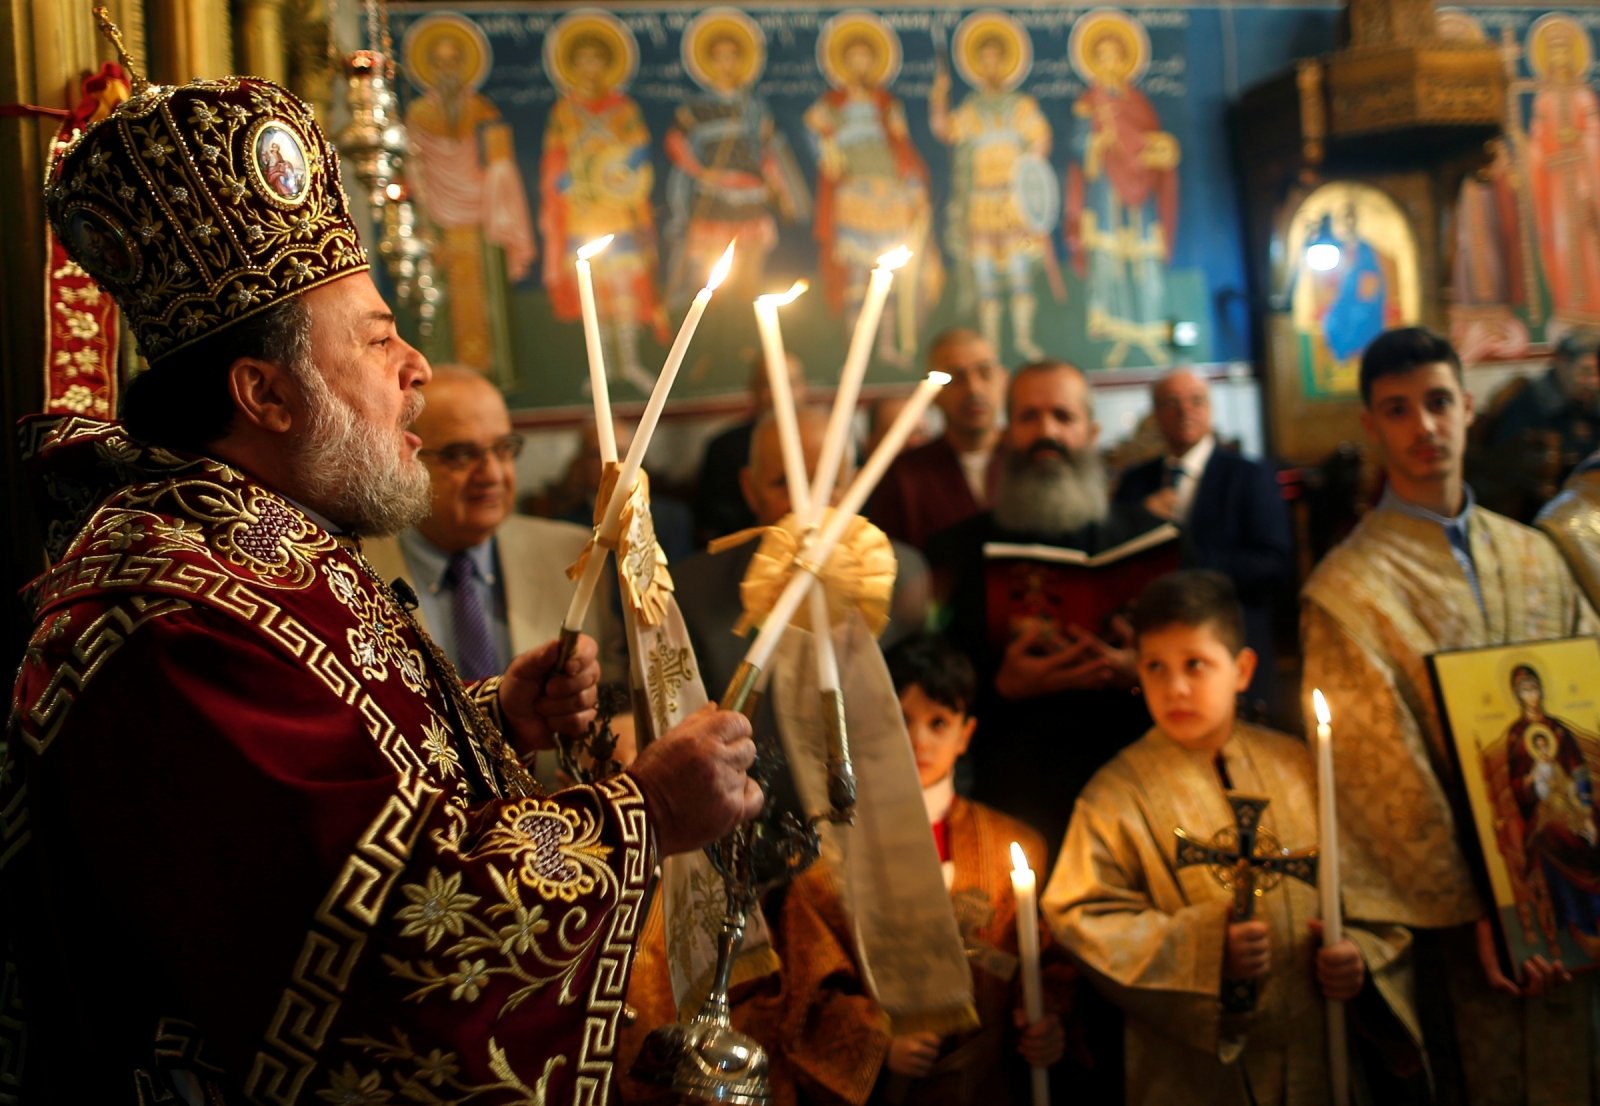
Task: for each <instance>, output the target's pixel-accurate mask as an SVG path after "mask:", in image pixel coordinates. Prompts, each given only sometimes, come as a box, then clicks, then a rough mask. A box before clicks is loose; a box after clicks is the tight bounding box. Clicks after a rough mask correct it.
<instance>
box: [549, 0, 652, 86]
mask: <svg viewBox="0 0 1600 1106" xmlns="http://www.w3.org/2000/svg"><path fill="white" fill-rule="evenodd" d="M580 38H596V39H599V40H600V41H601V42H603V43H605V44H606V46H608V47H610V49H611V64H610V65H609V66H607V67H606V73H605V77H604V81H605V87H606V90H607V91H613V90H615V89H619V88H622V87H624V86H625V85H627V83H628V82H629V81H630V80H632V79H633V75H634V73H635V72H637V71H638V68H639V44H638V43H637V42H635V41H634V38H633V33H632V32H631V31H629V30H628V28H626V27H624V26H623V25H622V21H621V20H620V19H618V18H617V17H616V16H614V15H612V14H611V13H610V12H605V11H601V10H600V9H599V8H580V9H578V10H577V11H574V12H571V13H569V14H567V15H564V16H562V17H561V19H560V21H559V22H557V23H556V25H555V26H554V27H552V28H550V33H549V34H547V35H546V36H545V39H544V71H545V74H546V75H547V76H548V77H549V78H550V81H551V83H552V84H554V85H555V86H556V87H557V88H559V89H560V90H561V91H562V92H563V93H569V92H571V91H572V90H573V87H574V82H573V80H572V74H571V72H570V71H569V70H568V68H567V62H568V60H569V59H568V57H567V53H568V51H569V50H570V49H571V47H572V44H573V43H574V42H575V41H577V40H578V39H580Z"/></svg>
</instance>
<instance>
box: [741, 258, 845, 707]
mask: <svg viewBox="0 0 1600 1106" xmlns="http://www.w3.org/2000/svg"><path fill="white" fill-rule="evenodd" d="M806 288H807V284H806V282H805V281H803V280H797V281H795V282H794V284H792V285H791V286H790V287H789V290H788V291H787V292H784V293H782V294H781V295H780V294H768V295H765V296H758V297H757V298H756V303H755V311H756V328H757V329H758V330H759V331H760V332H761V357H762V360H763V361H765V362H766V369H767V386H768V389H769V390H770V391H771V392H772V417H773V420H774V421H775V422H776V423H777V426H778V444H779V445H780V446H781V448H782V451H783V472H784V481H785V483H786V484H787V485H788V488H789V510H790V511H791V512H792V513H793V515H794V517H795V519H796V520H797V521H798V522H799V523H800V526H801V530H802V533H803V532H804V530H805V529H806V528H807V527H810V526H815V525H816V521H817V517H818V515H817V511H816V510H815V509H814V507H813V504H812V502H811V488H810V484H811V481H810V478H809V477H808V476H807V474H806V458H805V451H804V450H803V449H802V448H801V445H800V424H799V421H798V420H797V419H796V417H795V407H794V394H793V392H792V391H791V390H790V388H789V359H788V355H787V354H786V353H785V352H784V348H783V330H782V328H781V327H780V326H779V325H778V308H780V307H783V306H786V305H787V304H791V303H793V302H794V301H795V300H796V299H798V298H799V297H800V296H801V295H802V294H803V293H804V292H805V290H806ZM810 602H811V629H812V632H813V633H814V635H815V648H814V650H813V651H814V653H815V654H816V666H817V688H818V690H820V691H837V690H838V689H839V660H838V658H837V656H835V654H834V649H833V635H832V633H831V629H832V627H831V623H830V622H829V620H828V596H827V594H826V593H825V592H824V591H823V589H822V588H812V589H811V596H810Z"/></svg>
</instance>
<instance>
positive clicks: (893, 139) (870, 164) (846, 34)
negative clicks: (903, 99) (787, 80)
mask: <svg viewBox="0 0 1600 1106" xmlns="http://www.w3.org/2000/svg"><path fill="white" fill-rule="evenodd" d="M817 62H818V64H819V65H820V66H821V68H822V71H823V73H824V75H826V76H827V78H828V81H829V82H830V83H831V84H832V85H833V89H832V90H831V91H829V92H828V93H826V94H825V95H824V96H823V97H822V98H821V99H819V100H818V101H817V102H816V103H814V104H812V105H811V107H809V108H808V109H806V113H805V125H806V129H807V130H808V131H809V132H810V133H811V137H812V140H813V142H814V144H815V147H816V152H817V214H816V218H815V220H814V221H813V229H814V232H815V234H816V237H817V244H818V247H819V252H820V258H819V260H820V267H821V270H822V287H823V292H824V294H825V296H826V299H827V303H828V308H829V310H830V311H831V312H832V313H833V314H835V315H847V316H848V318H849V319H850V320H851V322H852V324H853V322H854V319H855V316H856V314H857V312H858V311H859V310H860V307H861V301H862V299H863V298H864V296H865V294H866V288H867V276H868V273H869V271H870V270H871V269H872V267H873V264H874V262H876V260H877V259H878V257H879V256H881V255H882V254H885V253H888V252H889V251H890V250H893V249H895V248H897V247H899V246H908V247H909V248H910V249H911V250H912V251H913V255H912V260H911V263H910V264H909V265H907V266H906V267H905V268H904V269H901V270H900V272H899V274H898V275H897V277H896V279H895V283H894V291H893V298H892V299H891V300H890V302H889V307H888V308H887V309H886V310H885V312H884V321H883V325H882V326H881V327H880V328H879V331H878V356H879V357H881V358H882V359H883V360H885V361H888V362H890V363H893V364H897V365H909V364H911V362H912V360H913V358H914V357H915V355H916V346H917V334H918V332H919V330H920V328H921V323H922V322H923V319H924V317H925V315H926V313H927V311H928V310H929V308H931V306H932V305H933V304H934V303H936V302H937V301H938V298H939V291H940V285H941V283H942V274H941V272H940V271H939V268H938V265H939V259H938V256H937V252H936V251H935V249H934V242H933V236H932V235H931V234H930V233H929V225H930V221H931V214H932V213H931V211H930V208H929V200H928V167H927V165H926V164H925V163H924V162H923V160H922V155H921V154H919V153H918V152H917V149H916V147H915V146H914V145H912V142H911V135H910V133H909V131H908V129H907V127H906V117H905V110H904V108H903V107H902V105H901V103H900V100H899V99H898V98H897V97H895V96H894V94H892V93H891V92H889V90H888V89H887V88H886V87H885V86H886V85H887V84H888V83H889V82H890V81H892V80H893V79H894V75H895V74H896V73H897V72H898V71H899V69H900V39H899V37H898V36H897V35H896V34H895V32H894V31H893V30H892V29H891V28H890V27H889V26H888V25H887V24H886V23H884V22H883V20H881V19H879V18H878V17H877V16H876V15H873V14H871V13H870V12H859V11H852V12H841V13H840V14H838V15H836V16H834V17H833V18H832V19H830V20H828V22H827V23H826V24H825V25H824V26H823V29H822V33H821V35H820V36H819V37H818V39H817Z"/></svg>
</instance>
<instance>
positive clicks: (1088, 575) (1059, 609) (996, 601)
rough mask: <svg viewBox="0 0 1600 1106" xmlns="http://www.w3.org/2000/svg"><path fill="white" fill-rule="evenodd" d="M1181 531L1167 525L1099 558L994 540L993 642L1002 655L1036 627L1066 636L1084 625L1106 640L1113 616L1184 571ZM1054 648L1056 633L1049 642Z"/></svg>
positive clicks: (987, 553) (990, 560)
mask: <svg viewBox="0 0 1600 1106" xmlns="http://www.w3.org/2000/svg"><path fill="white" fill-rule="evenodd" d="M1178 555H1179V547H1178V528H1177V527H1176V526H1173V525H1172V524H1171V523H1164V524H1162V525H1161V526H1157V527H1155V528H1153V529H1151V530H1146V531H1145V532H1144V533H1142V534H1140V535H1139V536H1137V537H1135V538H1131V539H1129V540H1128V541H1125V542H1123V543H1122V544H1121V545H1116V546H1113V547H1111V548H1110V549H1106V550H1102V551H1101V552H1099V553H1093V554H1091V553H1087V552H1085V551H1084V550H1082V549H1071V548H1068V547H1065V546H1057V545H1023V544H1015V543H1009V542H987V543H985V545H984V547H983V558H984V578H985V586H986V587H987V589H988V594H987V597H986V598H987V600H988V602H987V610H988V615H989V640H990V642H991V644H992V645H993V646H994V647H995V648H996V649H1004V648H1005V647H1006V645H1007V644H1008V643H1009V642H1010V641H1011V640H1012V639H1013V638H1015V637H1016V636H1018V635H1019V634H1020V633H1021V632H1022V631H1023V629H1024V628H1026V627H1027V626H1028V625H1030V624H1032V623H1044V624H1045V626H1046V627H1047V628H1053V629H1055V630H1057V631H1058V632H1059V634H1060V637H1061V638H1062V640H1065V638H1066V633H1065V630H1066V627H1068V626H1078V627H1080V628H1081V629H1084V630H1088V631H1089V632H1091V633H1094V634H1101V635H1103V634H1104V633H1105V632H1106V629H1107V624H1108V623H1109V622H1110V620H1111V616H1112V615H1114V614H1116V613H1117V612H1118V611H1120V610H1121V609H1122V608H1123V607H1125V606H1127V605H1128V603H1129V602H1131V601H1132V600H1133V598H1134V597H1135V596H1136V595H1138V594H1139V592H1140V591H1142V590H1144V587H1145V585H1146V584H1148V583H1150V581H1152V580H1154V579H1155V578H1156V577H1158V576H1163V575H1165V574H1166V573H1168V572H1172V571H1174V570H1175V569H1177V568H1178V566H1179V565H1178ZM1043 641H1044V642H1045V643H1046V644H1048V642H1049V641H1050V637H1049V635H1046V637H1045V638H1044V639H1043Z"/></svg>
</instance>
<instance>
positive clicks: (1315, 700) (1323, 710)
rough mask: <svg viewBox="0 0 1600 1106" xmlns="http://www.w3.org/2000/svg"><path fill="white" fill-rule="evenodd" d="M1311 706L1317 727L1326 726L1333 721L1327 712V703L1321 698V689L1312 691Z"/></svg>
mask: <svg viewBox="0 0 1600 1106" xmlns="http://www.w3.org/2000/svg"><path fill="white" fill-rule="evenodd" d="M1311 706H1312V708H1313V709H1315V710H1316V712H1317V725H1319V726H1326V725H1327V724H1328V723H1330V722H1332V721H1333V715H1332V714H1331V713H1329V711H1328V701H1327V700H1326V699H1324V698H1323V697H1322V689H1321V688H1313V689H1312V691H1311Z"/></svg>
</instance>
